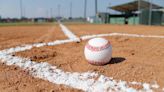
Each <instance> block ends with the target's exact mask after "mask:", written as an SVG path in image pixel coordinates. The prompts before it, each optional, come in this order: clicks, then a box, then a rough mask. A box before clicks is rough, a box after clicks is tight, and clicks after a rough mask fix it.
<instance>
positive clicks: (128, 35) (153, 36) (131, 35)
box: [80, 33, 164, 40]
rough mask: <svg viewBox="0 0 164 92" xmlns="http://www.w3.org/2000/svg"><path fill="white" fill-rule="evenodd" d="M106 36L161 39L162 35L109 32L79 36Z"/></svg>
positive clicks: (84, 38) (89, 37)
mask: <svg viewBox="0 0 164 92" xmlns="http://www.w3.org/2000/svg"><path fill="white" fill-rule="evenodd" d="M107 36H126V37H136V38H161V39H163V38H164V36H158V35H140V34H126V33H109V34H97V35H84V36H81V37H80V38H81V39H82V40H87V39H91V38H95V37H107Z"/></svg>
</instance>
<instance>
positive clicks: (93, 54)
mask: <svg viewBox="0 0 164 92" xmlns="http://www.w3.org/2000/svg"><path fill="white" fill-rule="evenodd" d="M84 55H85V58H86V60H87V61H88V62H89V63H90V64H92V65H105V64H107V63H109V61H110V60H111V58H112V45H111V44H110V42H109V41H108V40H106V39H104V38H93V39H91V40H89V41H88V43H87V44H86V45H85V49H84Z"/></svg>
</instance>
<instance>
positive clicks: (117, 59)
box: [108, 57, 126, 64]
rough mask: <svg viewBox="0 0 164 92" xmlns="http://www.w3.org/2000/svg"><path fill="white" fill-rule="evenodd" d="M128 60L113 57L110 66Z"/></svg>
mask: <svg viewBox="0 0 164 92" xmlns="http://www.w3.org/2000/svg"><path fill="white" fill-rule="evenodd" d="M125 60H126V59H125V58H123V57H113V58H112V59H111V61H110V62H109V63H108V64H117V63H121V62H123V61H125Z"/></svg>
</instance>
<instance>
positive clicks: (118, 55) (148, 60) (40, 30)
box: [0, 24, 164, 92]
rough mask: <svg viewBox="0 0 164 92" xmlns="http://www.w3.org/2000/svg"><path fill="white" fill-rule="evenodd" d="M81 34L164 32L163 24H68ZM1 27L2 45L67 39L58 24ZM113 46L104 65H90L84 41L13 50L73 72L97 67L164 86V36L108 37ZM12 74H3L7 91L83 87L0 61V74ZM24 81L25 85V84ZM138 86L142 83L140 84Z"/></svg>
mask: <svg viewBox="0 0 164 92" xmlns="http://www.w3.org/2000/svg"><path fill="white" fill-rule="evenodd" d="M67 26H68V28H69V29H70V30H71V31H72V32H74V33H75V34H76V35H78V36H82V35H89V34H104V33H113V32H120V33H133V34H144V35H162V36H163V35H164V27H155V26H123V25H92V24H83V25H80V24H78V25H67ZM52 29H53V28H52V25H45V26H30V27H27V26H21V27H0V49H1V50H3V49H6V48H10V47H13V46H17V45H22V44H30V43H34V42H49V41H54V40H59V39H67V37H66V36H65V35H64V34H63V33H62V32H61V29H60V28H59V26H58V25H55V27H54V30H52ZM105 38H106V39H108V40H110V42H111V44H112V46H113V59H112V60H111V61H110V63H109V64H107V65H105V66H93V65H90V64H89V63H88V62H87V61H86V60H85V58H84V53H83V51H84V46H85V44H86V43H87V41H82V42H81V43H68V44H63V45H57V46H45V47H40V48H33V49H31V50H27V51H23V52H18V53H14V54H15V55H16V56H21V57H26V58H30V59H31V60H33V61H36V62H48V63H50V64H52V65H55V66H57V67H58V68H59V69H62V70H64V71H70V72H86V71H94V72H98V73H100V74H104V75H106V76H109V77H113V78H114V79H117V80H125V81H137V82H148V83H153V82H155V81H157V83H158V84H159V85H160V86H161V87H164V82H163V79H164V72H163V70H164V39H160V38H133V37H122V36H116V37H105ZM4 74H7V75H8V74H9V75H10V74H12V76H9V77H8V76H7V77H6V75H5V76H3V77H1V78H0V90H2V91H3V92H5V91H6V92H8V91H12V90H14V92H19V91H21V92H22V91H23V92H29V91H34V92H46V91H47V92H49V91H50V92H59V91H61V92H63V91H64V92H69V91H70V92H72V91H73V92H78V91H80V90H76V89H72V88H68V87H65V86H63V85H54V84H52V83H49V82H47V81H43V80H39V79H35V78H33V77H31V76H30V75H29V74H28V73H27V72H25V71H23V70H21V69H19V68H17V67H14V66H11V67H8V66H5V65H3V64H1V65H0V75H4ZM24 84H25V85H26V86H24ZM137 88H139V87H137Z"/></svg>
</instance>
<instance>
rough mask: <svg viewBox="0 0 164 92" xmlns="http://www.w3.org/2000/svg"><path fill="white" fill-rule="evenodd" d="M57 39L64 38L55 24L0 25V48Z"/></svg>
mask: <svg viewBox="0 0 164 92" xmlns="http://www.w3.org/2000/svg"><path fill="white" fill-rule="evenodd" d="M57 39H58V40H60V39H66V36H65V35H64V34H63V33H62V32H61V30H60V27H59V26H58V25H57V24H56V25H55V24H54V25H50V24H49V25H34V26H7V27H6V26H1V27H0V50H2V49H6V48H10V47H14V46H18V45H22V44H32V43H40V42H49V41H55V40H57Z"/></svg>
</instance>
